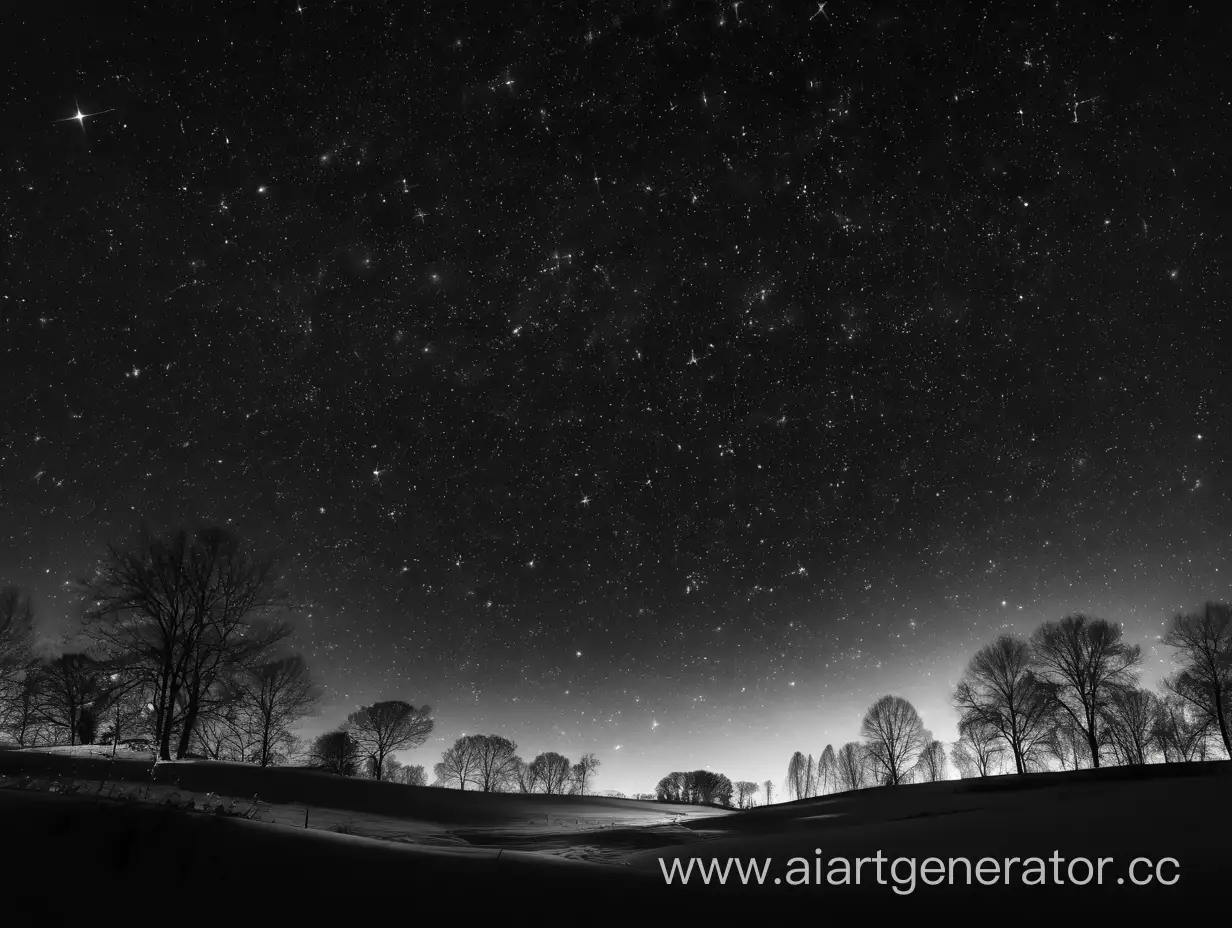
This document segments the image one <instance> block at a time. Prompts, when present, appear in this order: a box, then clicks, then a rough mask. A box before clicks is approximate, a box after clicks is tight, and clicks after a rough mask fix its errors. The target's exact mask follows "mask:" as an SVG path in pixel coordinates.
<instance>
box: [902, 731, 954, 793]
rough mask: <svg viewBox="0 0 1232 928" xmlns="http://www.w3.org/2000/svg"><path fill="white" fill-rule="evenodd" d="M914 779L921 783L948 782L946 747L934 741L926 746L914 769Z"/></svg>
mask: <svg viewBox="0 0 1232 928" xmlns="http://www.w3.org/2000/svg"><path fill="white" fill-rule="evenodd" d="M911 775H912V778H913V779H915V780H918V781H920V782H921V783H937V782H940V781H941V780H948V779H949V776H948V775H947V771H946V767H945V745H944V744H942V743H941V742H940V741H936V740H932V741H929V742H928V743H927V744H926V745H924V749H923V750H921V751H920V757H919V759H918V760H917V761H916V762H915V766H914V767H913V768H912V774H911Z"/></svg>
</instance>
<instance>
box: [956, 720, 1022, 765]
mask: <svg viewBox="0 0 1232 928" xmlns="http://www.w3.org/2000/svg"><path fill="white" fill-rule="evenodd" d="M1007 750H1008V744H1007V741H1006V740H1005V738H1004V736H1003V735H1002V734H1001V732H1000V731H999V730H998V729H996V728H994V727H993V726H992V725H989V724H987V723H985V722H982V721H980V720H979V719H978V718H973V719H971V720H970V721H967V722H959V724H958V741H956V742H955V743H954V746H953V747H952V748H951V749H950V760H951V761H953V763H954V766H955V767H957V768H958V775H959V776H960V777H962V778H963V779H964V780H966V779H970V778H971V777H988V776H992V775H993V774H994V773H996V772H997V771H998V768H999V767H1000V764H1001V758H1002V756H1003V755H1004V753H1005V752H1006V751H1007ZM1035 751H1036V753H1038V751H1039V748H1038V747H1036V748H1035Z"/></svg>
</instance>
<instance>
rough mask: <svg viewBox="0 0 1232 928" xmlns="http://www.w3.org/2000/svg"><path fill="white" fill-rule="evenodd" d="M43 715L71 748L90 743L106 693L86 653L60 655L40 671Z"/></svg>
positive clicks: (99, 669)
mask: <svg viewBox="0 0 1232 928" xmlns="http://www.w3.org/2000/svg"><path fill="white" fill-rule="evenodd" d="M42 677H43V690H42V691H43V714H44V717H45V718H46V720H47V723H48V724H49V725H51V726H53V727H54V728H56V729H58V730H59V731H61V732H63V733H64V736H65V737H67V739H68V743H69V744H70V745H75V744H78V743H80V744H92V743H93V742H94V736H95V735H96V734H97V726H98V709H99V707H100V706H101V705H102V704H103V702H104V699H105V695H106V690H105V686H104V683H103V672H102V670H101V668H100V667H99V664H98V662H97V661H95V660H93V659H91V658H90V656H89V655H87V654H62V655H60V656H59V657H57V658H55V659H53V660H50V661H47V662H46V664H45V665H44V668H43V674H42Z"/></svg>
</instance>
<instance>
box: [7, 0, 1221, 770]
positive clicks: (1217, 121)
mask: <svg viewBox="0 0 1232 928" xmlns="http://www.w3.org/2000/svg"><path fill="white" fill-rule="evenodd" d="M144 6H145V7H146V8H144V9H143V8H142V7H141V6H131V7H128V6H125V7H120V6H115V7H107V8H105V9H104V8H101V7H100V9H99V10H98V11H96V12H95V13H93V14H82V13H81V12H80V11H79V10H78V8H77V5H75V4H74V5H62V4H57V3H42V4H38V5H35V6H31V7H29V8H28V9H24V8H23V9H21V10H18V9H17V8H14V9H13V10H7V11H6V12H5V13H3V14H0V17H3V19H4V20H6V22H4V23H3V24H0V28H2V29H3V31H4V33H5V34H8V35H11V36H15V37H16V39H17V48H16V52H17V54H16V57H15V59H14V61H13V64H15V68H12V69H11V72H10V73H11V74H12V75H14V76H13V77H12V78H11V81H12V83H10V84H9V85H8V86H6V87H5V88H4V100H5V101H6V102H5V107H4V122H3V126H4V136H3V152H2V154H3V163H2V165H0V171H2V173H0V240H2V241H3V253H4V255H5V265H6V269H7V270H6V278H7V279H4V280H3V282H2V286H0V313H2V317H0V346H3V352H4V357H3V369H2V370H0V383H3V392H2V394H0V396H3V401H2V404H3V410H4V417H3V423H2V424H0V429H2V431H0V481H2V482H0V492H2V496H0V577H2V578H3V579H4V580H5V581H7V582H17V583H21V584H24V585H27V586H29V587H31V588H32V590H33V592H34V594H35V597H36V601H37V603H38V605H39V607H40V614H41V616H42V617H43V618H44V619H45V620H46V622H47V623H48V631H49V633H53V632H56V631H59V630H62V629H68V628H71V627H72V625H73V622H74V621H75V619H74V616H75V614H76V609H77V607H76V605H75V603H74V599H73V596H72V595H71V593H70V590H69V587H68V583H69V581H71V580H72V579H74V578H76V577H78V576H81V575H82V574H84V573H85V572H86V571H87V570H88V569H89V566H90V564H91V563H92V561H93V560H94V559H95V558H96V557H97V555H98V553H99V552H100V549H101V546H102V545H103V544H104V543H105V542H107V541H109V540H119V539H123V538H125V537H126V536H128V535H130V534H131V532H132V531H133V530H134V529H135V527H136V526H137V524H138V522H139V521H140V520H141V519H143V518H146V519H149V520H151V521H152V522H153V523H154V524H155V525H160V526H167V527H174V526H176V525H178V524H180V523H183V522H189V521H193V520H207V521H217V522H225V523H231V524H234V525H235V526H236V527H238V528H239V529H240V530H241V531H242V532H244V533H245V534H246V535H247V536H249V537H250V538H251V539H252V540H253V541H254V543H256V544H258V545H260V546H262V547H263V548H265V549H266V550H269V551H271V552H273V553H275V554H276V555H277V556H278V558H279V560H280V562H281V564H282V565H283V568H284V575H285V582H286V586H287V587H288V589H289V590H290V591H291V592H292V594H293V595H294V596H295V597H296V598H297V599H298V600H299V601H301V602H303V603H305V604H307V606H306V609H305V616H304V617H303V618H302V619H301V621H300V634H299V639H298V647H299V648H300V649H301V650H302V651H303V652H304V654H305V656H306V657H307V658H308V659H309V661H310V663H311V665H312V667H313V668H314V670H315V671H316V673H317V675H318V676H319V677H320V678H321V679H322V681H324V682H325V683H327V684H328V685H329V690H330V697H329V700H328V705H327V706H326V707H325V710H324V712H323V714H322V715H321V717H320V718H319V719H316V720H314V722H313V725H312V730H314V731H315V730H320V729H321V728H323V727H324V726H327V725H332V724H334V723H335V722H336V721H338V720H339V719H340V718H341V716H342V715H343V714H344V713H345V712H346V711H349V710H350V709H352V708H354V707H355V705H357V704H358V703H360V702H367V701H371V700H373V699H377V698H403V699H407V700H409V701H412V702H415V703H419V702H425V701H426V702H428V703H429V704H431V705H432V706H433V707H435V708H436V710H437V712H436V714H437V718H438V735H439V737H436V738H435V739H434V740H433V741H431V742H429V744H428V745H427V746H425V747H424V748H423V749H421V750H419V751H416V752H413V753H411V754H408V755H406V756H404V759H405V760H409V761H412V762H419V763H424V764H425V765H427V766H429V767H430V766H431V764H432V763H433V762H434V761H435V760H437V759H439V752H440V750H441V749H442V747H443V746H444V744H445V743H447V742H451V741H452V740H453V739H454V738H455V737H457V736H458V735H459V734H461V733H463V732H474V731H477V730H491V731H497V732H500V733H502V734H505V735H507V736H509V737H512V738H514V739H515V740H516V741H517V742H518V743H519V745H520V747H521V748H522V751H523V753H524V755H525V756H531V755H533V754H535V753H537V752H539V751H542V750H561V751H563V752H564V753H567V754H569V755H571V756H574V757H576V756H577V755H578V754H580V753H582V752H583V751H587V750H593V751H595V752H596V753H597V754H598V755H599V757H600V758H601V760H602V761H603V762H604V766H603V767H602V768H601V770H600V778H599V780H598V781H597V786H598V787H599V788H601V789H611V788H615V789H623V790H625V791H628V792H633V791H642V790H649V789H651V788H652V787H653V786H654V783H655V781H656V780H657V779H658V778H659V776H661V775H662V774H664V773H667V772H668V771H669V770H673V769H683V768H694V767H699V766H706V765H709V766H712V767H714V768H715V769H718V770H721V771H723V772H725V773H727V774H728V775H729V776H731V777H732V779H756V780H763V779H766V778H768V777H772V778H773V779H775V780H776V781H779V780H781V779H782V774H783V770H784V769H785V765H786V762H787V759H788V757H789V755H790V753H791V752H792V751H794V750H797V749H800V750H805V751H812V752H813V753H817V752H819V751H820V750H821V749H822V747H824V745H825V744H826V743H827V742H830V741H832V742H834V743H835V744H836V745H837V744H839V743H841V742H842V741H844V740H848V739H851V738H853V737H855V735H856V729H857V726H858V723H859V718H860V715H861V714H862V712H863V710H864V708H865V707H866V706H867V705H868V704H869V703H871V702H872V701H873V700H874V699H875V698H876V697H877V696H879V695H881V694H882V693H884V692H895V693H900V694H902V695H904V696H907V697H908V698H910V699H912V700H913V701H914V702H915V703H916V705H917V706H918V707H919V708H920V709H921V712H922V714H923V715H924V720H925V723H926V724H928V725H929V726H930V727H931V728H932V729H933V730H934V731H935V733H936V734H937V735H938V736H940V737H942V738H953V737H954V721H955V716H954V713H953V711H952V710H951V709H950V708H949V707H948V697H949V692H950V688H951V687H952V686H953V684H954V682H955V681H956V679H957V675H958V672H959V670H960V668H961V666H962V665H963V664H964V663H965V661H966V660H967V659H968V657H969V656H970V654H971V652H972V651H973V650H974V648H975V647H976V646H977V645H978V644H979V643H980V642H982V641H984V640H987V639H989V638H990V637H992V636H993V635H995V634H996V633H997V632H998V631H1000V630H1003V629H1006V628H1010V629H1016V630H1019V631H1023V632H1027V631H1029V630H1030V629H1031V628H1032V627H1034V626H1035V625H1036V624H1037V623H1038V622H1040V621H1042V620H1044V619H1055V618H1060V617H1061V616H1062V615H1064V614H1065V613H1067V612H1072V611H1090V612H1093V613H1095V614H1097V615H1102V616H1105V617H1107V618H1110V619H1114V620H1119V621H1123V622H1124V623H1125V626H1126V631H1127V634H1128V635H1129V637H1130V638H1131V639H1133V640H1136V641H1140V642H1142V643H1143V644H1145V645H1146V646H1147V650H1148V656H1149V657H1150V658H1151V661H1150V665H1149V668H1148V677H1150V678H1152V679H1153V678H1154V677H1155V676H1157V675H1158V673H1159V672H1160V671H1161V670H1163V669H1165V664H1164V659H1166V657H1167V655H1166V654H1163V653H1161V652H1159V651H1156V650H1155V649H1154V647H1153V645H1154V640H1155V636H1156V635H1157V634H1158V633H1159V631H1160V630H1161V623H1162V621H1163V620H1164V619H1165V618H1166V617H1167V616H1168V615H1170V614H1171V613H1173V612H1175V611H1178V610H1181V609H1187V608H1192V607H1194V606H1196V605H1197V604H1198V603H1199V602H1201V601H1202V600H1203V599H1206V598H1227V597H1228V596H1229V595H1230V594H1232V583H1230V582H1229V580H1230V579H1232V578H1229V570H1228V568H1227V567H1226V566H1225V565H1226V564H1227V559H1228V553H1229V549H1230V548H1232V544H1230V542H1229V526H1230V525H1232V509H1230V507H1229V505H1228V476H1229V475H1228V465H1227V461H1228V460H1229V453H1230V450H1232V448H1230V442H1229V435H1230V432H1229V426H1230V424H1232V423H1229V412H1228V400H1229V392H1230V390H1229V383H1230V382H1232V381H1230V379H1229V376H1228V367H1227V348H1226V343H1225V342H1224V341H1223V339H1222V332H1223V327H1222V323H1221V317H1222V315H1223V314H1224V313H1225V311H1226V310H1225V306H1226V298H1227V283H1226V273H1227V267H1228V257H1229V248H1228V240H1227V238H1226V236H1225V228H1226V220H1227V216H1228V212H1229V205H1230V197H1229V184H1230V181H1232V178H1229V165H1230V164H1232V151H1229V148H1230V146H1229V139H1230V138H1232V135H1230V134H1229V128H1230V126H1229V113H1230V110H1229V104H1230V102H1232V101H1230V100H1229V98H1228V95H1227V92H1226V90H1225V83H1224V82H1223V80H1222V78H1220V77H1219V76H1218V75H1219V74H1220V73H1221V70H1222V69H1224V68H1226V67H1227V65H1228V61H1227V57H1228V55H1227V47H1228V43H1227V37H1228V29H1227V23H1226V22H1224V21H1222V20H1221V19H1220V18H1219V14H1218V13H1214V12H1207V10H1214V9H1215V7H1214V6H1212V7H1210V8H1207V7H1205V6H1196V7H1194V8H1192V9H1190V10H1189V11H1185V10H1183V9H1182V8H1181V7H1178V6H1176V5H1172V7H1171V12H1166V11H1165V8H1164V6H1163V5H1157V6H1153V5H1146V4H1140V3H1118V4H1115V5H1114V6H1115V8H1114V10H1113V11H1112V12H1108V11H1107V10H1106V9H1104V8H1103V5H1094V4H1092V5H1090V7H1089V9H1088V8H1087V5H1085V4H1062V5H1056V4H1039V5H1036V6H1031V5H1028V4H1018V3H1015V4H1006V5H989V4H960V3H948V4H931V3H914V2H903V3H899V4H888V5H882V6H880V7H876V8H874V7H871V6H868V5H865V4H858V3H850V2H840V0H831V2H829V3H827V4H825V7H824V9H822V10H819V9H818V7H817V4H816V3H809V4H802V5H795V4H783V3H767V2H755V0H744V2H740V3H739V4H732V3H725V4H721V5H716V4H714V3H705V4H699V5H696V6H693V5H688V4H681V3H661V4H626V5H623V6H624V7H625V9H624V10H623V12H621V13H619V14H617V13H616V12H614V11H613V10H612V9H608V10H601V9H600V7H599V6H596V7H595V10H596V12H595V13H594V14H593V15H588V16H583V15H581V14H578V13H575V12H571V10H572V9H573V8H572V6H571V5H570V6H562V5H557V4H532V3H523V4H517V5H514V6H510V7H508V8H507V9H506V10H504V11H503V12H498V11H497V7H496V5H495V4H471V5H470V6H469V8H468V7H466V6H462V5H452V4H432V5H430V7H425V6H424V5H422V4H405V5H404V4H400V3H388V4H386V3H359V2H354V3H338V4H334V3H325V2H317V3H311V4H305V5H303V6H302V9H300V10H298V11H297V6H296V4H295V3H285V2H282V3H269V4H265V3H261V4H247V5H242V6H241V5H234V6H232V5H227V4H219V5H213V4H207V5H187V4H186V5H179V4H165V5H164V4H147V5H144ZM634 7H636V8H637V9H638V10H640V11H641V12H636V13H634V12H633V9H634ZM468 9H469V12H468ZM83 15H85V18H82V17H83ZM78 107H80V110H78ZM79 111H80V112H82V113H86V114H95V113H97V115H91V116H87V117H86V118H84V120H76V119H72V118H71V117H72V116H73V115H74V114H75V113H77V112H79ZM1221 568H1222V569H1221ZM617 746H619V747H617Z"/></svg>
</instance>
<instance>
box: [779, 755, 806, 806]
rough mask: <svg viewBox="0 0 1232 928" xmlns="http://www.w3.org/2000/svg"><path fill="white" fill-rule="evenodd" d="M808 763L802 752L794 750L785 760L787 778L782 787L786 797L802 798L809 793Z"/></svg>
mask: <svg viewBox="0 0 1232 928" xmlns="http://www.w3.org/2000/svg"><path fill="white" fill-rule="evenodd" d="M810 766H811V765H810V764H809V762H808V760H807V759H806V758H805V756H804V754H803V753H801V752H800V751H796V753H795V754H793V755H791V760H789V761H788V762H787V779H786V781H785V782H784V784H783V789H784V790H785V791H786V793H787V798H788V799H803V798H804V797H805V796H807V795H808V794H809V780H810V779H811V777H810V775H809V774H810V772H811V771H810V769H809V768H810Z"/></svg>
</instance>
